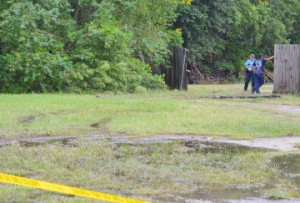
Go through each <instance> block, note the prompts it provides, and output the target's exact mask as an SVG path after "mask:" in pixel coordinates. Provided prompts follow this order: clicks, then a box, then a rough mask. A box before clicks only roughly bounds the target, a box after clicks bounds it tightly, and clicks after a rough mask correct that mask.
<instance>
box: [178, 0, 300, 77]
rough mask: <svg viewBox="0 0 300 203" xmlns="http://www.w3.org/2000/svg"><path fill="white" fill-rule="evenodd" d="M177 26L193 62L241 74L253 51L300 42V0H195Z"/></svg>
mask: <svg viewBox="0 0 300 203" xmlns="http://www.w3.org/2000/svg"><path fill="white" fill-rule="evenodd" d="M176 26H177V27H181V28H182V32H183V36H184V41H185V42H184V45H185V47H187V48H188V49H190V55H189V62H190V64H202V65H203V66H206V65H208V66H209V67H210V68H217V69H227V70H229V71H231V72H232V73H234V74H235V75H236V76H238V73H239V72H240V70H241V68H244V67H243V63H244V61H245V60H246V59H247V57H248V56H249V55H250V53H255V54H258V53H265V54H266V55H272V54H273V50H274V44H281V43H300V32H299V28H300V27H299V26H300V0H263V1H262V0H227V1H223V0H214V1H210V0H194V1H193V3H192V6H191V8H190V10H187V11H186V12H184V13H183V14H182V15H181V16H180V17H179V18H178V20H177V22H176Z"/></svg>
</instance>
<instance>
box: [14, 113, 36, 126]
mask: <svg viewBox="0 0 300 203" xmlns="http://www.w3.org/2000/svg"><path fill="white" fill-rule="evenodd" d="M36 119H37V117H36V116H33V115H30V116H23V117H20V118H19V119H18V120H19V123H21V124H29V123H33V122H34V121H36Z"/></svg>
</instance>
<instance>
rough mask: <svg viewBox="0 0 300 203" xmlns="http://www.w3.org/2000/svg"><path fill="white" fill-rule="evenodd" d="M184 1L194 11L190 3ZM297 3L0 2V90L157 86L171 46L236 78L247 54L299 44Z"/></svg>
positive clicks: (239, 0)
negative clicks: (157, 72)
mask: <svg viewBox="0 0 300 203" xmlns="http://www.w3.org/2000/svg"><path fill="white" fill-rule="evenodd" d="M190 4H191V5H190ZM299 19H300V0H264V1H262V0H227V1H223V0H214V1H210V0H194V1H190V0H184V1H183V0H164V1H159V0H18V1H17V0H9V1H4V2H1V3H0V91H1V92H52V91H71V92H80V91H86V90H88V91H89V90H92V91H114V92H116V91H129V92H133V91H135V89H136V88H137V87H139V86H143V87H145V88H149V89H153V88H164V86H165V85H164V82H163V78H162V76H157V75H156V76H155V75H152V74H151V67H159V65H167V64H168V58H169V54H170V51H169V47H170V46H174V45H175V46H181V45H183V46H184V47H186V48H188V49H189V50H190V52H189V56H188V63H189V64H190V65H199V66H202V67H205V69H206V70H207V71H208V72H210V71H211V70H213V69H220V70H227V71H229V72H230V73H231V74H233V75H235V76H238V74H239V72H240V71H241V69H242V68H243V66H242V64H243V62H244V61H245V60H246V59H247V57H248V55H249V54H250V53H252V52H253V53H256V54H257V53H259V52H263V53H266V54H267V55H271V54H272V50H273V47H274V44H278V43H300V32H299V29H300V22H299Z"/></svg>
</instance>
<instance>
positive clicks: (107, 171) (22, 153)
mask: <svg viewBox="0 0 300 203" xmlns="http://www.w3.org/2000/svg"><path fill="white" fill-rule="evenodd" d="M276 154H278V153H276V152H256V151H253V152H252V151H236V152H234V153H230V152H227V151H223V152H216V153H206V152H204V151H198V152H197V151H193V150H192V149H190V148H188V147H186V146H184V145H183V144H181V143H180V142H173V143H169V144H154V145H147V146H145V145H120V146H118V147H114V148H112V147H111V144H110V143H109V142H101V143H97V144H93V145H80V146H79V147H60V146H47V145H46V146H38V147H19V146H11V147H6V148H1V149H0V163H1V172H3V173H9V174H14V175H19V176H25V177H29V178H34V179H39V180H44V181H49V182H54V183H58V184H65V185H69V186H74V187H80V188H86V189H90V190H95V191H100V192H106V193H112V194H119V195H120V194H121V195H125V196H131V197H135V198H141V199H148V198H150V199H153V198H155V197H156V196H163V195H164V194H178V193H181V194H182V193H186V194H189V193H190V192H191V191H194V190H197V189H199V188H202V190H204V189H206V190H210V189H213V188H235V187H239V186H240V185H245V184H253V185H255V184H257V183H264V184H265V183H267V182H269V181H274V180H275V176H276V167H272V165H270V164H269V161H268V160H269V159H270V158H271V157H272V156H274V155H276ZM49 169H50V170H49ZM254 187H255V186H254ZM0 191H1V193H2V194H0V201H1V202H6V201H7V200H8V199H9V198H8V196H7V195H6V194H13V195H11V196H10V198H11V200H12V202H15V201H17V200H18V199H19V200H20V198H23V199H24V200H26V201H29V200H34V201H36V202H37V201H38V202H40V201H45V202H49V201H50V202H51V201H53V202H55V201H58V202H62V201H65V200H68V199H70V197H66V196H63V195H51V193H48V192H37V191H38V190H34V189H25V188H24V189H22V187H17V186H9V185H2V184H0ZM36 194H37V195H36ZM54 200H55V201H54ZM75 200H76V199H75ZM79 200H80V199H78V201H79Z"/></svg>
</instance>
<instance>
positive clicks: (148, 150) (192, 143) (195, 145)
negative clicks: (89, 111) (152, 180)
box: [0, 135, 300, 203]
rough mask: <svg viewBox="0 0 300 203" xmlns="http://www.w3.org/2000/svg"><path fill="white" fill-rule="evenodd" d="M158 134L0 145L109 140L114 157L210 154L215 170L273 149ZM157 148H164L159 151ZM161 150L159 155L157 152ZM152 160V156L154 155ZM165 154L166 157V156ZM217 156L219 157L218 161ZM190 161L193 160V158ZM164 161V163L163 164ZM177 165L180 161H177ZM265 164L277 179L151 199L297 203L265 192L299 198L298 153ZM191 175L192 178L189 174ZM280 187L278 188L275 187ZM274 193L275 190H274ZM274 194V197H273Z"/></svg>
mask: <svg viewBox="0 0 300 203" xmlns="http://www.w3.org/2000/svg"><path fill="white" fill-rule="evenodd" d="M162 137H163V136H161V137H160V136H158V137H151V138H139V139H137V138H130V137H128V136H106V135H85V136H77V137H65V136H56V137H36V138H26V139H20V140H17V141H10V142H0V147H7V146H10V145H18V146H20V147H26V148H27V147H43V146H45V147H49V146H56V147H80V146H86V145H95V144H99V143H102V142H105V143H110V144H111V147H112V148H113V149H114V153H113V154H112V156H113V159H115V160H116V161H118V160H126V159H127V158H128V157H127V156H129V155H130V156H136V160H138V161H141V162H143V163H145V164H147V165H155V164H158V163H159V164H160V163H162V164H168V165H170V163H169V162H168V160H167V159H168V157H169V156H170V157H175V155H178V156H185V157H186V158H189V157H193V156H199V155H201V156H204V157H206V156H211V154H216V155H213V156H215V158H213V159H211V160H213V161H212V162H211V160H210V159H207V160H203V163H204V164H205V165H207V167H211V168H214V167H215V168H218V170H220V169H222V168H224V170H226V168H230V167H228V163H226V159H224V160H222V159H223V158H220V157H221V156H222V155H224V156H227V157H228V156H235V155H237V154H246V153H250V152H253V151H255V152H261V153H264V152H272V151H274V149H267V148H261V147H253V146H245V145H241V144H238V143H226V142H221V141H220V140H219V141H215V140H211V139H207V138H204V137H202V138H199V137H198V138H196V139H195V138H194V137H193V136H182V137H178V136H177V137H175V136H164V138H162ZM160 149H163V150H161V151H160ZM160 152H162V154H160ZM157 153H158V154H159V156H162V157H164V158H162V159H161V160H160V159H159V158H158V159H157V158H155V156H154V155H156V154H157ZM153 157H154V158H155V159H154V158H153ZM166 157H167V158H166ZM219 158H220V160H218V159H219ZM192 161H193V160H192ZM165 162H167V163H165ZM178 164H180V163H178ZM268 167H270V168H276V171H278V174H276V179H275V180H272V181H271V182H268V183H266V182H264V183H261V184H251V183H250V184H246V185H236V186H235V185H233V186H230V188H228V187H227V188H213V189H208V188H207V187H205V186H202V185H199V186H198V187H197V188H195V187H193V188H191V191H190V192H184V193H180V192H179V193H178V192H177V193H176V194H163V195H157V196H155V197H153V196H151V194H150V196H151V201H152V202H178V203H179V202H187V203H198V202H232V203H237V202H266V203H269V202H300V199H287V200H283V199H281V200H270V199H269V198H273V197H272V196H270V195H268V191H272V190H274V191H276V190H280V189H281V188H282V187H283V186H282V184H284V187H283V188H284V189H285V190H286V191H288V193H289V194H290V196H291V198H294V197H297V198H298V197H300V154H289V155H284V156H277V157H275V158H273V159H271V160H270V162H269V165H268ZM114 176H115V178H117V179H118V178H124V176H126V172H124V171H122V170H121V169H120V171H118V172H115V173H114ZM190 178H191V177H190ZM190 181H193V179H183V178H179V177H178V178H177V177H175V178H174V181H173V183H179V184H182V183H187V184H189V182H190ZM278 188H279V189H278ZM275 193H276V192H275ZM276 198H277V196H276V194H275V195H274V199H276Z"/></svg>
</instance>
